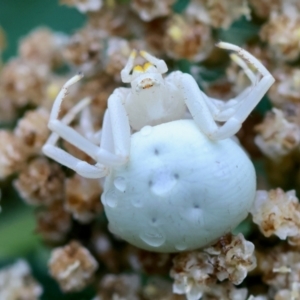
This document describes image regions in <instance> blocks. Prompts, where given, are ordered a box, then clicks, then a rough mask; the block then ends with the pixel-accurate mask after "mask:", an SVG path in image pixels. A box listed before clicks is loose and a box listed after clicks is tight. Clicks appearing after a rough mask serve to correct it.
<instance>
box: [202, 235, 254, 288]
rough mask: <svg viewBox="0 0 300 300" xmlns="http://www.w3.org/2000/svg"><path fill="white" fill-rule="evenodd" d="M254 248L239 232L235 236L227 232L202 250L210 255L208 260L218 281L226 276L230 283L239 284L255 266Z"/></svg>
mask: <svg viewBox="0 0 300 300" xmlns="http://www.w3.org/2000/svg"><path fill="white" fill-rule="evenodd" d="M254 249H255V247H254V244H253V243H251V242H249V241H247V240H245V238H244V236H243V234H242V233H239V234H238V235H236V236H233V235H231V234H228V235H226V236H224V237H222V238H220V239H219V241H218V242H217V243H216V244H214V245H213V246H211V247H208V248H205V249H204V250H203V251H204V252H206V253H208V254H209V255H210V256H211V258H210V261H211V263H212V264H213V266H214V268H215V274H216V276H217V278H218V279H219V280H220V281H223V280H224V279H227V278H228V279H229V281H231V282H232V283H234V284H240V283H241V282H242V281H243V280H244V279H245V278H246V276H247V274H248V272H250V271H252V270H253V269H254V268H255V267H256V258H255V255H254Z"/></svg>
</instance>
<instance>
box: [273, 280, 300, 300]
mask: <svg viewBox="0 0 300 300" xmlns="http://www.w3.org/2000/svg"><path fill="white" fill-rule="evenodd" d="M287 299H289V300H297V299H300V283H299V282H294V283H293V284H292V287H291V289H283V290H280V291H278V292H277V293H276V295H275V297H274V300H287Z"/></svg>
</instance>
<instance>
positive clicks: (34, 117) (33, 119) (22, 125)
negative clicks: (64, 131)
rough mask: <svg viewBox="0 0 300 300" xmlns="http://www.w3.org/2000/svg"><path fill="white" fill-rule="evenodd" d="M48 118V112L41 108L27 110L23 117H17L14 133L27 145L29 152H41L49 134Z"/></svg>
mask: <svg viewBox="0 0 300 300" xmlns="http://www.w3.org/2000/svg"><path fill="white" fill-rule="evenodd" d="M48 120H49V113H48V111H47V110H46V109H43V108H38V109H36V110H30V111H27V112H26V113H25V115H24V116H23V118H21V119H19V121H18V123H17V127H16V128H15V130H14V134H15V136H16V137H18V138H19V139H20V141H22V143H23V144H24V145H25V146H26V147H27V149H28V151H29V152H30V154H39V153H40V152H41V148H42V146H43V144H44V143H45V142H46V140H47V138H48V135H49V129H48V127H47V123H48Z"/></svg>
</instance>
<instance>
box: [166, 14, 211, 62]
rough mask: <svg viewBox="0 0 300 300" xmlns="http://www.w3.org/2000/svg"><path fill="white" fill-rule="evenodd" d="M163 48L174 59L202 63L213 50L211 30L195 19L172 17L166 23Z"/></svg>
mask: <svg viewBox="0 0 300 300" xmlns="http://www.w3.org/2000/svg"><path fill="white" fill-rule="evenodd" d="M164 47H165V51H166V52H167V54H168V55H169V56H170V57H172V58H174V59H182V58H185V59H188V60H191V61H194V62H199V61H202V60H204V59H206V58H207V57H208V55H209V53H210V52H211V50H212V48H213V39H212V35H211V29H210V27H209V26H208V25H206V24H204V23H203V22H200V21H197V20H195V18H187V17H186V18H184V17H182V16H180V15H174V16H173V17H172V18H170V20H169V21H168V23H167V27H166V34H165V36H164Z"/></svg>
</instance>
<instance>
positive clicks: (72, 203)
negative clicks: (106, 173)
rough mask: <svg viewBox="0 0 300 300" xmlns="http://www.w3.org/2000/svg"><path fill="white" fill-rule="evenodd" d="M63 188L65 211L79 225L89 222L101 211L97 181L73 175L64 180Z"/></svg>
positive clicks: (99, 189)
mask: <svg viewBox="0 0 300 300" xmlns="http://www.w3.org/2000/svg"><path fill="white" fill-rule="evenodd" d="M65 187H66V198H65V199H66V202H65V207H66V210H67V211H68V212H70V213H71V214H72V215H73V217H74V219H76V220H78V221H79V222H81V223H89V222H91V221H92V220H93V219H94V218H95V217H96V216H97V214H99V212H100V211H101V210H102V205H101V202H100V195H101V192H102V190H101V188H100V185H99V181H98V180H96V179H95V180H93V179H86V178H83V177H81V176H79V175H78V174H75V175H74V176H73V177H71V178H68V179H67V180H66V183H65Z"/></svg>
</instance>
